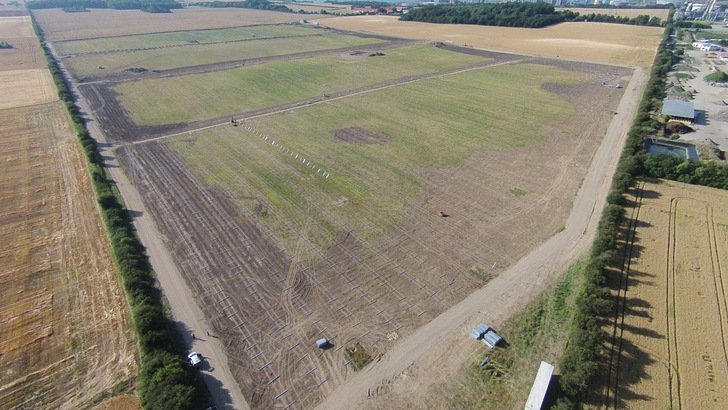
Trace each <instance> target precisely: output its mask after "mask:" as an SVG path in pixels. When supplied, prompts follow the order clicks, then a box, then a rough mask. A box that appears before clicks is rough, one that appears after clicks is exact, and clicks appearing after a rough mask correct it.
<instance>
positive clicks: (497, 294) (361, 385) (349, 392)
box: [319, 68, 649, 410]
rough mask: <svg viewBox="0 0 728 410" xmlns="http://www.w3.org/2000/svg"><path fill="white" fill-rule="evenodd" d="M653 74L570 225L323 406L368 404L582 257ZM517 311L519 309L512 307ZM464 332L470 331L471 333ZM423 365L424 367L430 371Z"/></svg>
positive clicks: (627, 111) (623, 109)
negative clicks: (488, 315) (471, 326)
mask: <svg viewBox="0 0 728 410" xmlns="http://www.w3.org/2000/svg"><path fill="white" fill-rule="evenodd" d="M648 78H649V71H648V70H647V69H646V68H638V69H636V70H635V72H634V75H633V77H632V80H631V81H630V83H629V86H628V87H627V89H626V91H625V93H624V96H623V98H622V100H621V102H620V104H619V107H618V111H617V114H616V115H615V116H614V119H613V120H612V122H611V124H610V126H609V128H608V129H607V133H606V135H605V137H604V140H603V141H602V144H601V145H600V146H599V149H598V150H597V152H596V153H595V155H594V158H593V159H592V162H591V164H590V166H589V170H588V172H587V175H586V178H585V179H584V181H583V183H582V187H581V189H580V190H579V192H578V194H577V196H576V199H575V201H574V207H573V209H572V211H571V214H570V215H569V218H568V219H567V222H566V225H565V229H564V230H563V231H562V232H560V233H558V234H557V235H555V236H553V237H552V238H551V239H549V240H548V241H546V242H545V243H544V244H543V245H541V246H540V247H539V248H537V249H536V250H534V251H533V252H531V253H530V254H528V255H527V256H526V257H524V258H523V259H521V260H520V261H519V262H518V263H517V264H516V265H514V266H513V267H511V268H510V269H508V270H507V271H506V272H504V273H503V274H501V275H500V276H499V277H498V278H496V279H494V280H493V281H491V282H490V283H488V285H486V286H485V287H483V288H482V289H480V290H478V291H476V292H474V293H473V294H471V295H470V296H469V297H468V298H466V299H465V300H463V301H462V302H460V303H459V304H457V305H455V306H453V307H452V308H450V309H449V310H447V311H446V312H444V313H443V314H441V315H440V316H438V317H437V318H435V319H434V320H433V321H432V322H430V323H428V324H427V325H425V326H423V327H421V328H420V329H419V330H417V331H416V332H414V333H413V334H411V335H410V336H409V337H407V338H406V339H405V340H403V341H401V342H399V343H397V344H396V345H395V347H394V348H393V349H392V350H391V351H389V352H388V353H387V354H386V355H384V356H383V357H382V359H381V360H379V361H378V362H374V363H372V364H370V365H369V366H368V367H367V368H365V369H363V370H362V371H360V372H358V373H356V374H355V375H354V376H353V377H351V378H350V379H348V380H347V381H346V382H345V383H344V384H342V385H340V386H338V387H337V388H336V389H335V390H334V391H333V392H332V393H331V394H330V395H329V396H328V397H327V399H326V401H325V402H323V403H322V404H321V405H320V406H319V408H323V409H337V410H338V409H343V408H352V409H353V408H362V407H365V404H364V400H366V397H367V393H368V392H369V390H370V389H372V390H373V389H375V388H376V386H378V385H380V384H382V383H383V381H384V380H391V379H393V378H394V377H395V376H396V375H398V374H400V373H401V372H403V371H404V370H406V369H407V368H408V367H410V366H411V365H412V364H414V363H415V362H417V360H418V359H420V358H421V357H423V356H424V355H436V356H437V355H442V354H446V352H447V350H448V349H449V348H451V347H450V346H449V344H448V343H443V342H442V341H444V340H446V339H447V338H448V337H449V336H451V335H452V333H453V332H454V331H456V330H457V329H458V327H460V326H461V325H463V324H464V323H465V322H466V321H468V319H470V318H471V317H473V316H474V315H477V314H478V313H479V312H481V311H484V310H486V309H487V308H489V307H490V308H491V309H492V306H493V305H494V303H493V302H494V301H496V300H498V299H499V298H500V299H504V297H505V299H506V300H510V302H507V304H508V305H509V306H503V305H500V304H499V305H498V309H508V308H511V307H514V306H517V305H518V304H519V302H520V304H522V303H523V300H524V299H526V298H528V297H529V296H531V295H532V294H533V293H534V292H533V290H532V289H529V287H524V286H519V285H520V284H523V283H524V282H529V281H530V282H533V281H534V277H536V276H539V275H540V276H544V275H548V274H549V273H548V272H550V273H551V274H552V275H555V274H559V273H560V272H563V270H564V269H565V268H566V267H567V266H569V265H570V264H572V263H574V262H576V260H577V259H578V258H580V257H581V256H582V255H584V253H585V252H586V251H587V250H588V249H589V247H590V246H591V243H592V240H593V237H594V233H595V232H596V226H597V224H598V221H599V218H600V216H601V210H602V208H603V207H604V204H605V203H606V197H607V193H608V192H609V187H610V185H611V181H612V176H613V175H614V172H615V170H616V167H617V163H618V161H619V157H620V155H621V153H622V148H623V147H624V143H625V141H626V137H627V131H628V130H629V127H630V125H631V124H632V121H633V119H634V114H635V112H636V110H637V105H638V104H639V100H640V98H641V96H642V93H643V91H644V87H645V85H646V84H647V80H648ZM511 313H515V312H511ZM460 337H467V335H466V334H463V335H460ZM426 372H427V369H423V371H422V372H420V373H426Z"/></svg>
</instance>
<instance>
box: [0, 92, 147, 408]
mask: <svg viewBox="0 0 728 410" xmlns="http://www.w3.org/2000/svg"><path fill="white" fill-rule="evenodd" d="M0 123H2V124H4V125H3V131H2V132H0V140H1V141H2V144H0V155H2V158H4V161H3V164H2V167H1V169H2V173H0V175H1V176H0V209H1V210H2V211H0V235H1V236H2V238H3V241H2V245H0V283H1V284H2V286H0V289H2V290H1V291H0V293H1V294H2V297H1V298H0V300H2V302H1V304H0V317H2V323H3V325H2V326H0V356H1V358H2V360H1V363H2V366H1V367H0V369H1V370H0V386H2V388H0V401H2V403H3V405H4V406H8V408H13V407H15V406H21V407H27V408H57V407H59V406H60V405H62V404H63V405H69V404H75V405H78V406H79V407H84V405H88V404H90V403H92V402H93V401H94V400H95V399H96V398H97V396H99V395H101V394H103V393H106V394H108V393H109V392H110V391H112V390H113V389H114V388H115V387H116V386H117V385H119V384H120V383H124V382H127V383H128V382H130V381H132V380H134V378H135V377H136V374H137V372H138V364H137V361H138V358H137V351H136V341H135V338H134V335H133V332H132V330H131V323H130V318H129V310H128V309H129V308H128V305H127V302H126V297H125V295H124V292H123V289H122V287H121V283H120V280H119V277H118V276H117V274H116V270H115V268H114V265H113V263H112V260H111V256H110V249H109V243H108V241H107V240H106V233H105V230H104V226H103V224H102V222H101V217H100V215H99V212H98V209H97V207H96V201H95V200H94V193H93V190H92V188H91V183H90V181H89V178H88V173H87V171H86V166H85V160H84V159H83V158H82V156H81V153H80V150H79V147H78V144H77V142H76V137H75V133H74V132H73V129H72V128H71V126H70V124H69V119H68V115H67V114H66V113H65V111H64V109H63V106H62V105H61V103H60V102H56V103H49V104H45V105H41V106H33V107H23V108H16V109H8V110H0Z"/></svg>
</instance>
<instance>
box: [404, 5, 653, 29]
mask: <svg viewBox="0 0 728 410" xmlns="http://www.w3.org/2000/svg"><path fill="white" fill-rule="evenodd" d="M400 20H402V21H420V22H425V23H442V24H477V25H481V26H501V27H525V28H541V27H546V26H550V25H554V24H558V23H563V22H567V21H587V20H588V21H596V22H606V23H620V24H632V25H641V26H648V25H649V26H660V25H662V21H661V20H660V18H659V17H652V18H650V16H648V15H640V16H637V17H634V18H629V17H620V16H610V15H607V14H594V13H591V14H588V15H584V16H580V15H579V13H577V12H574V11H571V10H564V11H556V10H555V9H554V6H552V5H550V4H547V3H495V4H464V5H455V6H448V5H428V6H424V7H417V8H414V9H411V10H410V11H409V13H407V14H404V15H402V17H400Z"/></svg>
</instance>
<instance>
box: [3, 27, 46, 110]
mask: <svg viewBox="0 0 728 410" xmlns="http://www.w3.org/2000/svg"><path fill="white" fill-rule="evenodd" d="M0 15H1V13H0ZM0 41H7V42H8V43H9V44H10V45H11V46H12V47H13V48H9V49H2V50H0V72H2V71H7V70H28V69H33V68H46V61H45V58H44V57H43V52H42V51H41V49H40V44H39V43H38V40H37V39H36V37H35V32H33V26H32V24H31V22H30V17H28V16H17V17H2V18H0ZM0 98H2V96H1V95H0Z"/></svg>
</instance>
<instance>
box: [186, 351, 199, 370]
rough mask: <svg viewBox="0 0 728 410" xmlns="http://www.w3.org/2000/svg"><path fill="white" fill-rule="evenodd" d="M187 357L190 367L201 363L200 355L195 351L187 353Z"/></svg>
mask: <svg viewBox="0 0 728 410" xmlns="http://www.w3.org/2000/svg"><path fill="white" fill-rule="evenodd" d="M187 359H188V360H189V362H190V366H192V367H200V363H202V355H201V354H199V353H197V352H192V353H190V354H188V355H187Z"/></svg>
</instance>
